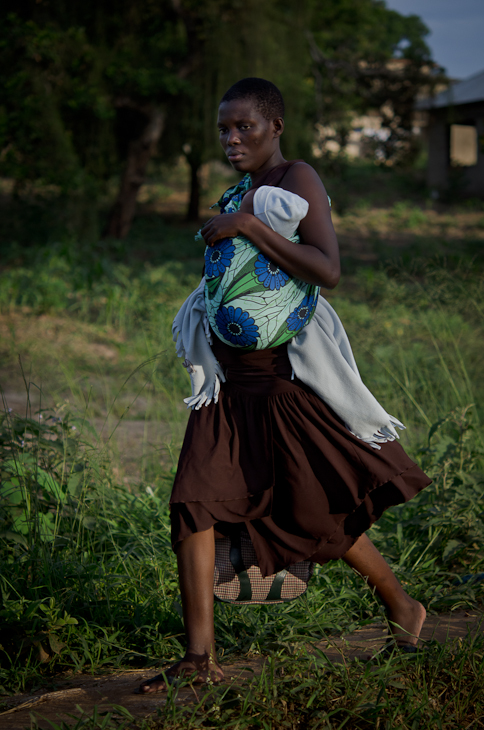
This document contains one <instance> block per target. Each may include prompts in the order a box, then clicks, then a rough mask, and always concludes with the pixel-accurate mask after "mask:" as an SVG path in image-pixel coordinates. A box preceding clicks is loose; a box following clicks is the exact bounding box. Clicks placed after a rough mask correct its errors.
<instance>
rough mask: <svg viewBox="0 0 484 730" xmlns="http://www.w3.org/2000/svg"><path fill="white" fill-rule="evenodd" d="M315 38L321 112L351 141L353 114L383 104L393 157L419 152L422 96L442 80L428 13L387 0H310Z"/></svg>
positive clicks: (387, 152)
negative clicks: (391, 5)
mask: <svg viewBox="0 0 484 730" xmlns="http://www.w3.org/2000/svg"><path fill="white" fill-rule="evenodd" d="M310 3H311V9H310V13H309V18H308V28H307V32H306V35H307V39H308V44H309V49H310V54H311V58H312V62H313V75H314V84H315V117H316V119H317V120H318V121H319V122H322V123H324V125H326V126H328V125H329V126H332V127H333V128H334V129H335V130H336V135H337V136H338V137H339V139H338V141H339V142H340V144H341V146H342V147H344V146H345V144H346V141H347V137H348V134H349V132H350V130H351V118H352V117H354V116H355V115H359V114H363V113H365V112H367V111H368V110H370V109H375V110H378V112H379V113H380V115H381V117H382V126H383V127H386V128H387V129H388V130H389V136H388V138H387V140H385V141H383V142H382V143H381V147H382V152H383V154H384V156H385V158H386V159H387V160H393V161H398V160H399V159H403V158H405V157H407V158H408V156H409V154H411V152H412V121H413V112H414V106H415V101H416V98H417V96H418V95H419V94H421V93H422V91H423V90H425V91H427V92H428V91H430V90H431V89H432V87H434V86H435V85H436V84H437V83H439V82H441V80H442V69H441V68H440V67H437V66H436V65H435V64H434V62H433V61H432V58H431V53H430V49H429V48H428V46H427V45H426V43H425V37H426V36H427V35H428V32H429V31H428V28H427V27H426V26H425V25H424V23H423V22H422V20H421V19H420V18H419V17H418V16H416V15H411V16H408V17H404V16H402V15H400V14H399V13H397V12H395V11H393V10H389V9H388V8H387V7H386V6H385V3H384V2H381V0H326V2H324V3H320V2H317V0H314V1H313V0H310Z"/></svg>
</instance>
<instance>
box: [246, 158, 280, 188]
mask: <svg viewBox="0 0 484 730" xmlns="http://www.w3.org/2000/svg"><path fill="white" fill-rule="evenodd" d="M284 162H286V160H285V159H284V157H283V156H282V152H281V150H277V151H276V152H275V153H274V154H273V155H271V157H270V158H269V159H268V160H267V162H265V163H264V164H263V165H262V167H259V169H258V170H255V171H254V172H251V173H250V178H251V180H252V185H256V184H257V183H258V181H259V180H260V179H261V177H262V176H263V175H265V174H266V173H268V172H269V170H272V169H273V168H274V167H278V165H282V164H283V163H284Z"/></svg>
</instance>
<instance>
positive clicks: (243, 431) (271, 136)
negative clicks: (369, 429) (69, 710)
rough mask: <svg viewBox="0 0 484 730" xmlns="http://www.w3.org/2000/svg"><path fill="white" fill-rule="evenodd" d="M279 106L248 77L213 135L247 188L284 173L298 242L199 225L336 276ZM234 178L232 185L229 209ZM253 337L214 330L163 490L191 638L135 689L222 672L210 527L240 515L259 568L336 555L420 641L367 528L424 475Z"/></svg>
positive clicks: (213, 238)
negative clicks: (295, 202)
mask: <svg viewBox="0 0 484 730" xmlns="http://www.w3.org/2000/svg"><path fill="white" fill-rule="evenodd" d="M283 116H284V107H283V101H282V97H281V94H280V92H279V91H278V89H277V88H276V87H275V86H274V85H273V84H271V83H270V82H268V81H264V80H263V79H251V78H249V79H243V80H242V81H240V82H238V83H237V84H235V85H234V86H233V87H231V88H230V89H229V91H228V92H227V93H226V94H225V96H224V97H223V99H222V102H221V104H220V108H219V115H218V128H219V132H220V142H221V144H222V147H223V149H224V151H225V154H226V155H227V158H228V160H229V161H230V163H231V164H232V166H233V167H234V169H236V170H237V171H239V172H240V173H243V174H244V175H247V173H249V174H250V182H251V183H252V188H254V187H258V186H259V185H261V184H267V185H279V186H280V187H282V188H284V189H285V190H288V191H290V192H292V193H295V194H297V195H299V196H300V197H301V198H303V199H304V200H306V201H307V202H308V203H309V209H308V213H307V215H306V217H305V218H304V219H303V220H302V221H301V223H300V226H299V234H300V238H301V243H302V244H304V245H295V244H294V243H293V242H292V241H290V240H288V239H286V238H284V237H282V236H281V235H279V234H278V233H276V232H275V231H274V230H272V229H271V228H269V227H268V226H266V225H265V224H264V223H263V222H261V221H260V220H258V219H257V218H256V217H255V216H254V215H251V214H250V213H242V212H231V214H230V215H218V216H215V217H213V218H211V219H210V220H209V221H208V223H206V225H205V226H204V228H203V229H202V236H203V238H204V239H205V242H206V244H207V247H208V249H207V250H208V251H209V250H210V248H211V247H213V246H214V245H217V242H219V244H220V242H221V241H223V240H225V239H234V238H236V237H240V236H243V237H244V238H245V239H249V241H250V242H252V244H254V245H255V246H256V247H257V249H258V251H260V253H261V254H262V255H263V256H265V257H266V258H267V259H269V260H270V263H271V265H272V266H273V270H274V271H279V270H281V271H282V272H285V274H284V275H285V276H286V278H288V277H292V278H294V279H297V280H299V281H301V282H303V283H304V282H305V284H304V285H305V286H308V287H310V286H312V287H313V288H314V290H315V291H317V290H318V287H325V288H327V289H332V288H333V287H335V286H336V284H337V283H338V280H339V276H340V264H339V254H338V245H337V240H336V235H335V232H334V229H333V225H332V222H331V215H330V208H329V203H328V197H327V195H326V191H325V189H324V186H323V185H322V183H321V180H320V178H319V176H318V175H317V173H316V172H315V170H314V169H313V168H311V167H310V166H309V165H307V164H306V163H304V162H302V161H296V162H289V163H288V162H286V161H285V160H284V157H283V156H282V153H281V150H280V137H281V134H282V132H283V129H284V121H283ZM244 179H245V180H246V181H247V180H248V178H244ZM250 182H249V184H250ZM246 188H247V184H246ZM243 192H244V188H243V187H242V193H241V192H240V191H239V190H238V189H237V188H236V189H234V190H232V193H231V194H230V195H229V196H228V197H229V199H230V201H231V202H232V203H233V205H232V208H231V210H232V211H233V210H235V211H237V206H240V199H241V196H242V194H243ZM222 200H223V199H222ZM234 201H235V202H234ZM234 205H235V207H234ZM223 212H224V211H222V213H223ZM229 243H230V241H229ZM284 281H285V280H284ZM281 282H282V280H281ZM206 296H207V295H206ZM316 298H317V296H316ZM232 309H233V308H232ZM309 314H310V313H309ZM309 314H307V315H306V319H305V320H304V322H301V326H302V325H304V324H306V322H307V321H308V320H309ZM213 321H214V322H215V321H216V318H214V319H213ZM211 323H212V320H211ZM222 324H224V323H222ZM225 324H226V323H225ZM223 331H224V332H225V330H223ZM247 342H248V341H246V342H245V343H241V344H246V345H247ZM254 347H255V346H253V347H252V348H251V347H249V348H247V347H245V349H244V348H239V349H238V348H237V347H236V346H234V341H233V340H232V341H228V339H227V337H226V338H225V340H224V341H223V336H222V334H221V333H220V331H219V332H217V331H215V334H214V335H213V352H214V354H215V356H216V357H217V359H218V361H219V362H220V363H221V365H222V366H223V368H224V369H225V371H226V377H227V381H226V383H224V384H223V385H222V389H221V393H220V397H219V400H218V403H217V404H215V403H212V404H210V405H209V406H208V407H207V408H205V407H204V408H201V409H200V410H194V411H192V414H191V416H190V420H189V424H188V427H187V433H186V436H185V441H184V444H183V448H182V453H181V456H180V462H179V468H178V472H177V477H176V479H175V484H174V489H173V494H172V498H171V509H172V538H173V545H174V549H175V550H176V555H177V561H178V570H179V580H180V589H181V596H182V604H183V617H184V624H185V632H186V639H187V650H186V654H185V656H184V658H183V659H182V660H181V661H180V662H177V663H176V664H175V665H173V666H172V667H170V668H169V669H168V670H167V671H166V672H165V673H164V674H161V675H158V676H156V677H154V678H152V679H150V680H148V681H146V682H144V683H143V684H142V685H141V687H140V691H141V692H156V691H159V690H162V689H165V688H166V683H165V677H166V678H167V679H168V681H170V679H171V678H172V677H176V676H180V675H185V676H190V675H193V674H194V673H196V681H198V682H204V681H206V680H207V678H210V679H212V680H213V681H220V680H221V679H222V678H223V672H222V669H221V667H220V665H219V663H218V661H217V658H216V650H215V638H214V628H213V575H214V555H215V547H214V546H215V540H214V538H215V537H216V536H221V535H227V534H231V531H233V530H236V529H239V528H240V526H241V525H243V527H244V529H246V530H247V531H248V533H249V535H250V538H251V540H252V542H253V544H254V547H255V550H256V553H257V556H258V559H259V565H260V567H261V570H262V572H263V573H264V574H265V575H267V574H271V573H274V572H276V571H278V570H281V569H282V568H283V567H286V566H287V565H290V564H293V563H296V562H298V561H300V560H304V559H308V558H311V560H313V561H314V562H319V563H321V564H322V563H325V562H327V561H328V560H330V559H337V558H342V559H343V560H345V562H346V563H347V564H348V565H350V566H351V567H352V568H354V569H355V570H356V571H357V572H358V573H360V574H361V575H362V576H364V578H365V579H366V580H367V581H368V583H369V585H370V586H371V587H372V588H374V589H375V591H376V593H377V595H378V596H379V598H380V599H381V601H382V602H383V604H384V606H385V608H386V611H387V615H388V618H389V621H390V626H391V627H392V628H393V634H394V640H395V643H396V644H399V645H401V646H403V648H404V649H406V650H410V651H411V650H412V648H413V647H415V645H416V643H417V640H418V636H419V634H420V630H421V628H422V625H423V622H424V619H425V609H424V608H423V606H422V605H421V604H420V603H418V602H417V601H415V600H414V599H412V598H411V597H410V596H408V595H407V594H406V593H405V591H404V590H403V588H402V587H401V586H400V584H399V583H398V581H397V579H396V577H395V576H394V575H393V573H392V571H391V569H390V568H389V566H388V565H387V563H386V562H385V560H384V559H383V557H382V556H381V555H380V553H379V552H378V551H377V549H376V548H375V547H374V546H373V544H372V543H371V542H370V540H369V538H368V537H367V536H366V535H365V534H364V533H365V531H366V530H367V529H368V528H369V527H370V525H371V524H372V523H373V522H374V521H375V520H376V519H377V518H378V517H379V516H380V515H381V513H382V512H383V511H384V510H385V509H386V508H387V507H389V506H391V505H393V504H398V503H401V502H404V501H407V500H408V499H411V498H412V497H413V496H414V495H415V494H417V493H418V492H419V491H420V490H421V489H423V488H424V487H425V486H427V485H428V484H429V483H430V480H429V479H428V478H427V477H426V476H425V475H424V474H423V473H422V472H421V471H420V469H419V468H418V467H417V466H416V465H415V464H414V463H413V462H412V461H411V460H410V459H409V458H408V457H407V455H406V454H405V452H404V451H403V449H402V448H401V447H400V446H399V445H398V444H397V443H396V442H395V441H389V442H387V443H384V444H383V445H382V446H381V449H380V450H375V449H373V448H372V447H371V446H370V445H369V444H367V443H364V442H363V441H361V440H359V439H358V438H356V437H355V436H354V435H353V434H352V433H351V432H350V431H349V430H348V429H347V428H346V427H345V425H344V423H343V422H342V421H341V419H340V418H338V416H336V414H335V413H334V412H333V411H332V410H331V409H330V408H329V407H328V406H327V405H326V404H325V403H324V402H323V401H322V400H321V399H319V398H318V397H317V396H316V395H315V394H314V392H312V390H311V389H310V388H309V387H308V386H307V385H304V384H303V383H302V382H301V381H298V379H297V378H296V379H295V380H291V376H292V368H291V366H290V363H289V360H288V356H287V342H284V343H283V344H277V345H276V346H275V347H269V348H266V349H257V348H256V347H255V349H254Z"/></svg>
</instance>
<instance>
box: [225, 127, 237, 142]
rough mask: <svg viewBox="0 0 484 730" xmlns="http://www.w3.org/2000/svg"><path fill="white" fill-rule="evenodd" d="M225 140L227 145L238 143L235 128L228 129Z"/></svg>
mask: <svg viewBox="0 0 484 730" xmlns="http://www.w3.org/2000/svg"><path fill="white" fill-rule="evenodd" d="M227 142H228V144H229V145H231V144H240V138H239V134H238V132H237V130H236V129H232V130H231V131H229V134H228V137H227Z"/></svg>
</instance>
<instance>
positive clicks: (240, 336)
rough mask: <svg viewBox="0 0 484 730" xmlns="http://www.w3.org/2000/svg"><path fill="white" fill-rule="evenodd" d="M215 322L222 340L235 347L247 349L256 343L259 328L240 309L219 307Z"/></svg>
mask: <svg viewBox="0 0 484 730" xmlns="http://www.w3.org/2000/svg"><path fill="white" fill-rule="evenodd" d="M215 322H216V324H217V327H218V331H219V332H220V334H221V335H222V337H223V338H224V339H226V340H227V341H228V342H231V343H232V345H235V346H236V347H248V346H249V345H253V344H254V342H257V338H258V337H259V336H260V335H259V328H258V326H257V325H256V324H254V320H253V318H252V317H249V315H248V314H247V312H243V311H242V309H241V308H240V307H237V309H234V307H232V306H230V307H220V309H219V310H218V312H217V314H216V317H215Z"/></svg>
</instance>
